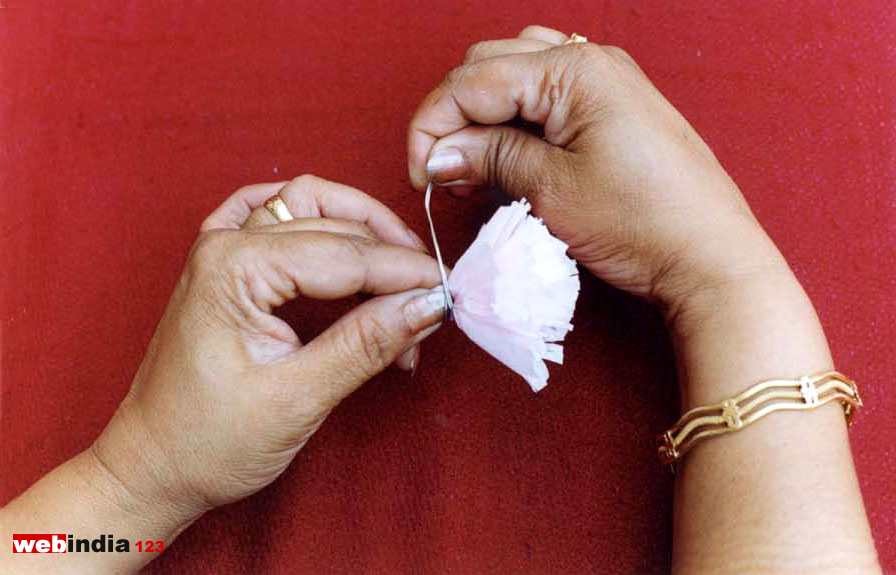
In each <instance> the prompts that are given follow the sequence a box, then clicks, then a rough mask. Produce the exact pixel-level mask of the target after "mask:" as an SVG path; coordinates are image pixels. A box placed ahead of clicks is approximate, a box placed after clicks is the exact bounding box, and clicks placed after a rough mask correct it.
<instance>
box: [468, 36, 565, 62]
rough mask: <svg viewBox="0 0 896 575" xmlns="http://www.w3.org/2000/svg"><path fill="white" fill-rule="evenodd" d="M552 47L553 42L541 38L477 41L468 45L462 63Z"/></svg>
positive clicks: (539, 50)
mask: <svg viewBox="0 0 896 575" xmlns="http://www.w3.org/2000/svg"><path fill="white" fill-rule="evenodd" d="M553 47H554V44H549V43H547V42H542V41H541V40H525V39H520V38H511V39H509V40H486V41H484V42H478V43H476V44H473V45H472V46H470V48H469V49H468V50H467V54H466V56H464V64H472V63H473V62H478V61H480V60H485V59H487V58H495V57H497V56H506V55H508V54H528V53H530V52H541V51H542V50H549V49H551V48H553Z"/></svg>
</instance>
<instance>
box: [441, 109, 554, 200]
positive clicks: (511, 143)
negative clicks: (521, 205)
mask: <svg viewBox="0 0 896 575" xmlns="http://www.w3.org/2000/svg"><path fill="white" fill-rule="evenodd" d="M565 153H566V152H565V150H564V149H563V148H561V147H558V146H554V145H552V144H550V143H548V142H546V141H544V140H542V139H541V138H539V137H537V136H535V135H533V134H531V133H529V132H527V131H525V130H521V129H519V128H513V127H510V126H471V127H468V128H464V129H462V130H459V131H457V132H455V133H453V134H450V135H448V136H445V137H443V138H441V139H439V141H438V142H436V143H435V145H433V147H432V150H431V151H430V153H429V159H428V160H427V162H426V174H427V177H428V178H429V180H430V181H432V182H433V183H435V184H438V185H441V186H446V187H451V188H455V187H460V188H466V187H490V186H497V187H499V188H501V189H502V190H503V191H504V192H505V193H507V194H508V195H509V196H511V197H513V198H521V197H524V196H525V197H526V198H528V199H529V200H530V201H532V202H533V203H535V201H536V196H537V195H538V194H539V193H541V192H542V191H545V190H546V188H551V187H553V186H556V185H558V184H559V183H560V182H561V181H562V180H563V175H564V174H565V172H566V168H565V167H566V166H567V165H568V163H567V162H566V160H565V158H564V157H563V155H564V154H565Z"/></svg>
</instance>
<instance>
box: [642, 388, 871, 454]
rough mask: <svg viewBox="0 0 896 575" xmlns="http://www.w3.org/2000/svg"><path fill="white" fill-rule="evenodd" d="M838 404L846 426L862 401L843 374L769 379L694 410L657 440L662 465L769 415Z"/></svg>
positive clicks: (682, 417) (857, 391)
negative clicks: (736, 394) (709, 439)
mask: <svg viewBox="0 0 896 575" xmlns="http://www.w3.org/2000/svg"><path fill="white" fill-rule="evenodd" d="M835 400H837V401H839V402H840V403H841V404H843V409H844V412H845V414H846V423H847V424H850V423H852V414H853V413H854V412H855V410H856V409H858V408H859V407H862V398H861V397H859V389H858V387H856V384H855V382H854V381H851V380H849V379H848V378H847V377H846V376H844V375H843V374H842V373H839V372H836V371H829V372H826V373H821V374H818V375H813V376H808V375H807V376H803V377H801V378H799V379H770V380H767V381H763V382H760V383H757V384H756V385H754V386H753V387H751V388H750V389H748V390H746V391H745V392H743V393H741V394H740V395H738V396H737V397H732V398H729V399H726V400H725V401H723V402H721V403H717V404H715V405H707V406H703V407H697V408H694V409H692V410H690V411H688V412H687V413H685V414H684V415H682V416H681V419H679V420H678V422H677V423H676V424H675V425H673V426H672V428H671V429H669V431H667V432H666V433H664V434H663V435H661V436H659V437H658V439H659V442H660V447H659V456H660V461H661V462H662V463H667V464H669V465H672V466H673V470H674V465H675V463H676V462H677V461H678V460H679V458H681V457H682V456H683V455H684V454H685V453H687V452H688V451H690V450H691V448H693V447H694V445H696V444H697V443H699V442H700V441H702V440H704V439H707V438H710V437H714V436H716V435H722V434H723V433H732V432H735V431H739V430H741V429H743V428H744V427H746V426H748V425H750V424H751V423H753V422H754V421H756V420H757V419H760V418H762V417H765V416H766V415H768V414H769V413H774V412H775V411H784V410H804V409H815V408H816V407H820V406H822V405H825V404H826V403H830V402H832V401H835Z"/></svg>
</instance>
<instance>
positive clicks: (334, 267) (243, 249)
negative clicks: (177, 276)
mask: <svg viewBox="0 0 896 575" xmlns="http://www.w3.org/2000/svg"><path fill="white" fill-rule="evenodd" d="M191 263H192V265H193V267H194V268H195V269H196V270H197V271H198V272H204V271H207V272H209V273H208V274H207V277H210V278H211V280H210V281H213V282H221V281H226V282H228V283H227V284H226V285H217V286H216V287H218V288H221V291H222V293H229V294H233V295H234V297H235V298H237V299H238V301H239V303H240V304H243V305H249V306H252V307H254V308H255V309H257V310H259V311H261V312H263V313H269V312H270V311H271V310H272V309H273V308H274V307H277V306H279V305H282V304H283V303H285V302H286V301H289V300H291V299H294V298H296V297H298V296H300V295H301V296H304V297H309V298H313V299H338V298H343V297H348V296H350V295H354V294H356V293H369V294H389V293H396V292H399V291H404V290H408V289H413V288H422V287H425V288H428V287H434V286H436V285H439V283H440V279H441V278H440V276H439V270H438V264H437V263H436V261H435V260H434V259H433V258H431V257H430V256H428V255H427V254H424V253H422V252H419V251H417V250H414V249H411V248H407V247H404V246H398V245H395V244H389V243H385V242H376V241H371V240H368V239H366V238H361V237H358V236H354V235H344V234H332V233H327V232H319V231H296V232H284V233H266V232H260V231H244V232H240V233H239V235H236V236H231V235H229V234H228V235H214V236H206V237H205V238H203V239H201V240H200V242H199V244H198V245H197V247H196V248H195V249H194V252H193V255H192V256H191ZM222 269H224V270H225V272H227V273H221V270H222ZM222 278H223V279H222Z"/></svg>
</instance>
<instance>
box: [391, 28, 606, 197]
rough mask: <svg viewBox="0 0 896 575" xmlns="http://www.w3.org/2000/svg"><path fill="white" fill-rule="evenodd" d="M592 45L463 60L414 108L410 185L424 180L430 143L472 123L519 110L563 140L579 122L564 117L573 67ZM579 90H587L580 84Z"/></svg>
mask: <svg viewBox="0 0 896 575" xmlns="http://www.w3.org/2000/svg"><path fill="white" fill-rule="evenodd" d="M592 49H597V47H596V46H592V45H589V44H578V45H571V46H567V47H564V48H563V49H553V50H547V51H544V52H538V53H532V54H512V55H509V56H502V57H499V58H489V59H487V60H481V61H479V62H475V63H473V64H469V65H465V66H462V67H460V68H458V69H456V70H454V71H452V73H450V74H449V75H448V77H447V78H446V80H445V81H444V82H442V84H441V85H440V86H439V87H438V88H436V89H435V90H434V91H433V92H431V93H430V94H429V95H428V96H427V97H426V98H425V99H424V101H423V103H422V104H421V106H420V108H419V109H418V110H417V113H416V114H415V116H414V118H413V120H412V121H411V125H410V128H409V134H408V168H409V174H410V178H411V183H412V185H413V186H414V187H415V188H417V189H423V188H424V187H425V186H426V181H427V180H426V161H427V159H428V157H429V154H430V151H431V149H432V147H433V144H435V142H436V141H437V140H438V139H439V138H442V137H444V136H447V135H448V134H451V133H453V132H456V131H458V130H460V129H462V128H465V127H467V126H469V125H471V124H488V125H494V124H500V123H503V122H507V121H509V120H511V119H513V118H515V117H517V116H520V117H521V118H522V119H523V120H525V121H527V122H533V123H536V124H541V125H543V126H544V134H545V139H546V140H547V141H548V142H550V143H551V144H554V145H557V146H565V145H567V144H568V143H569V142H570V141H571V140H572V138H573V137H574V136H575V134H576V131H577V128H576V125H574V124H573V123H570V122H567V118H568V117H569V115H570V110H571V108H572V107H573V105H574V103H575V102H576V99H577V98H581V97H582V96H581V95H579V94H578V90H580V88H579V87H578V82H580V81H581V78H582V75H581V74H577V73H572V72H574V71H573V70H571V67H572V66H578V65H581V62H577V59H578V57H579V56H581V55H583V54H586V53H588V52H586V51H591V50H592ZM583 92H587V91H585V90H583Z"/></svg>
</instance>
